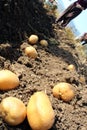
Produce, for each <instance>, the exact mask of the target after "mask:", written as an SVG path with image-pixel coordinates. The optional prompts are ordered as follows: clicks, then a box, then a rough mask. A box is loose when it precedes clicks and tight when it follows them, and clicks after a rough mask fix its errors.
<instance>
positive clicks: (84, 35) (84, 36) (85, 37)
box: [80, 33, 87, 45]
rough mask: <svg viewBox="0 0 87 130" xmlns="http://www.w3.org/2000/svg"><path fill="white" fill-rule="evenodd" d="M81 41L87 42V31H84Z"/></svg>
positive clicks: (83, 43)
mask: <svg viewBox="0 0 87 130" xmlns="http://www.w3.org/2000/svg"><path fill="white" fill-rule="evenodd" d="M80 41H81V43H82V45H85V44H87V33H84V34H83V35H82V36H81V37H80Z"/></svg>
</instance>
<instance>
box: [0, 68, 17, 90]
mask: <svg viewBox="0 0 87 130" xmlns="http://www.w3.org/2000/svg"><path fill="white" fill-rule="evenodd" d="M18 85H19V78H18V76H17V75H16V74H14V73H13V72H11V71H10V70H1V71H0V90H9V89H13V88H15V87H17V86H18Z"/></svg>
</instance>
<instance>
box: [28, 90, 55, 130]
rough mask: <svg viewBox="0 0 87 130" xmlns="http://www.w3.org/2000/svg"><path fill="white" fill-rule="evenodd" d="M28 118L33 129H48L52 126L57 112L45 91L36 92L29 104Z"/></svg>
mask: <svg viewBox="0 0 87 130" xmlns="http://www.w3.org/2000/svg"><path fill="white" fill-rule="evenodd" d="M27 118H28V122H29V124H30V126H31V128H32V129H33V130H48V129H50V128H51V127H52V125H53V123H54V120H55V114H54V111H53V109H52V106H51V102H50V101H49V98H48V96H47V95H46V94H45V93H44V92H42V91H41V92H35V94H34V95H32V96H31V98H30V100H29V103H28V105H27Z"/></svg>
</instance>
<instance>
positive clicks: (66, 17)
mask: <svg viewBox="0 0 87 130" xmlns="http://www.w3.org/2000/svg"><path fill="white" fill-rule="evenodd" d="M85 9H87V0H77V1H75V2H73V3H72V4H71V5H70V6H68V8H66V9H65V10H64V12H63V13H62V14H61V15H60V16H59V18H57V19H56V23H57V24H58V25H59V26H61V27H66V26H67V25H68V23H69V22H70V21H71V20H72V19H74V18H75V17H77V16H78V15H79V14H80V13H81V12H82V11H83V10H85Z"/></svg>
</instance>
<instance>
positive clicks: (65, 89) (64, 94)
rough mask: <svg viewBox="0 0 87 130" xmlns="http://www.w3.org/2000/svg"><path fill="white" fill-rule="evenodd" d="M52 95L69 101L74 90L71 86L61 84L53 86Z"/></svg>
mask: <svg viewBox="0 0 87 130" xmlns="http://www.w3.org/2000/svg"><path fill="white" fill-rule="evenodd" d="M52 91H53V95H54V96H55V97H56V98H61V99H62V100H64V101H70V100H72V98H73V97H74V96H75V92H74V88H73V86H72V85H71V84H69V83H65V82H61V83H58V84H57V85H55V86H54V88H53V90H52Z"/></svg>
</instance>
